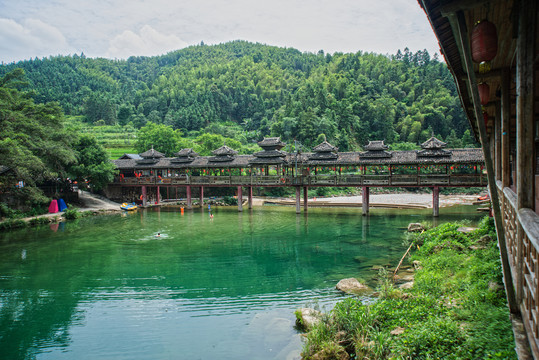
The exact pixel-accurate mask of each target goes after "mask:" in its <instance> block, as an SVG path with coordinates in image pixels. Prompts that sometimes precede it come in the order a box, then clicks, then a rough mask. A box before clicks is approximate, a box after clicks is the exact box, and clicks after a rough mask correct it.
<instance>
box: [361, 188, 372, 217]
mask: <svg viewBox="0 0 539 360" xmlns="http://www.w3.org/2000/svg"><path fill="white" fill-rule="evenodd" d="M369 190H370V189H369V187H368V186H363V188H362V189H361V201H362V202H363V204H362V209H363V215H369Z"/></svg>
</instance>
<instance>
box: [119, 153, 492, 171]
mask: <svg viewBox="0 0 539 360" xmlns="http://www.w3.org/2000/svg"><path fill="white" fill-rule="evenodd" d="M450 152H451V153H450V155H449V156H438V157H431V156H418V153H419V152H418V151H416V150H410V151H393V152H392V153H391V155H392V156H391V157H369V156H367V157H365V156H363V155H364V154H365V153H358V152H340V153H336V155H337V158H324V157H318V158H317V157H314V158H313V157H312V156H313V155H318V156H320V155H321V154H320V153H317V154H315V153H303V154H299V155H298V157H297V163H298V166H301V165H304V166H309V165H323V164H326V165H329V164H331V165H343V166H354V165H358V166H361V165H399V164H403V165H414V164H471V163H482V162H483V161H484V158H483V152H482V150H481V149H451V150H450ZM225 157H226V156H225ZM215 158H217V156H214V157H208V156H198V157H196V158H194V159H193V161H192V162H190V163H178V162H175V161H173V160H174V159H177V158H160V159H155V160H154V161H155V162H152V163H139V162H138V161H137V160H134V159H120V160H112V162H113V163H114V164H115V165H116V166H117V167H118V168H119V169H125V170H129V169H137V170H143V169H166V168H179V169H181V168H221V167H230V168H241V167H248V166H250V165H251V164H253V165H260V164H262V165H263V164H267V165H272V164H280V163H283V164H290V165H293V164H295V163H296V155H295V154H286V156H284V157H270V158H263V157H256V156H254V155H237V156H234V157H233V158H231V159H230V158H228V157H226V158H227V160H226V161H212V160H214V159H215ZM139 161H140V160H139ZM279 161H282V162H279Z"/></svg>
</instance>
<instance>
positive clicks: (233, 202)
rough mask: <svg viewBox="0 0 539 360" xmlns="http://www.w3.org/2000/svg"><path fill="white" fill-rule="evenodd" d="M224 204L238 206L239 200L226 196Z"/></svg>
mask: <svg viewBox="0 0 539 360" xmlns="http://www.w3.org/2000/svg"><path fill="white" fill-rule="evenodd" d="M223 202H224V203H225V204H226V205H231V206H232V205H238V199H236V198H235V197H232V196H225V197H223Z"/></svg>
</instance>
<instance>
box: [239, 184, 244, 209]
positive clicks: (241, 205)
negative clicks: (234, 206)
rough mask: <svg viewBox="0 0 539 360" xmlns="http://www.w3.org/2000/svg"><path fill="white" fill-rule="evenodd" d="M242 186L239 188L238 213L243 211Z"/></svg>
mask: <svg viewBox="0 0 539 360" xmlns="http://www.w3.org/2000/svg"><path fill="white" fill-rule="evenodd" d="M242 195H243V194H242V191H241V186H238V212H242V211H243V196H242Z"/></svg>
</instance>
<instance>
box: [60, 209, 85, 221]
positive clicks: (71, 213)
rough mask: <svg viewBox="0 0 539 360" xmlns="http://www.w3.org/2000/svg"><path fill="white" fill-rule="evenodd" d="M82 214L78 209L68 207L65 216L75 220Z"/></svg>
mask: <svg viewBox="0 0 539 360" xmlns="http://www.w3.org/2000/svg"><path fill="white" fill-rule="evenodd" d="M81 216H82V215H81V213H80V212H79V210H77V209H66V211H64V217H65V218H66V219H67V220H75V219H78V218H80V217H81Z"/></svg>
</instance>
